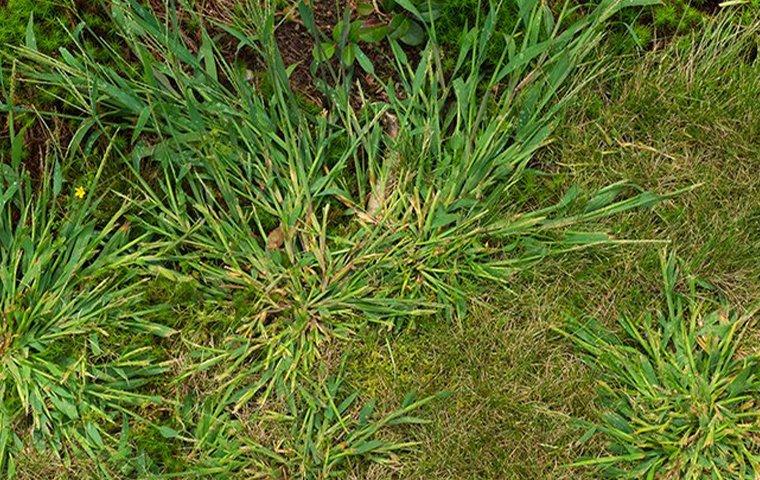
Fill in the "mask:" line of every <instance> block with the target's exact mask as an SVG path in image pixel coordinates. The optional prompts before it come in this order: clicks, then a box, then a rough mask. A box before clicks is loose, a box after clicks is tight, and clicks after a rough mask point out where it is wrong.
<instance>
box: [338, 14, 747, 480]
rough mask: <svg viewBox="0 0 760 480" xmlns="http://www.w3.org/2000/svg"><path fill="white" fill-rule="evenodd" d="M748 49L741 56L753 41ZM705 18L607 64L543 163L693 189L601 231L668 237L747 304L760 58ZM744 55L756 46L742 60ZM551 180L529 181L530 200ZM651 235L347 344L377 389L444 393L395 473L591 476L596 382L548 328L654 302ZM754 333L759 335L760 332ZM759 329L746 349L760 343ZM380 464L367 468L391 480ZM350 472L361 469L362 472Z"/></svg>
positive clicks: (588, 176)
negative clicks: (675, 38)
mask: <svg viewBox="0 0 760 480" xmlns="http://www.w3.org/2000/svg"><path fill="white" fill-rule="evenodd" d="M744 47H748V48H750V51H749V52H747V51H745V52H743V53H744V54H747V53H749V54H750V55H751V42H750V44H747V43H745V44H744ZM739 48H742V47H737V45H735V42H733V41H732V40H731V39H728V38H727V39H726V41H725V42H724V43H720V44H719V43H718V42H716V41H715V27H712V28H711V29H708V30H700V31H698V32H696V33H695V34H694V36H693V37H689V38H688V41H687V40H686V39H683V40H682V41H681V42H678V43H677V44H673V45H671V46H670V47H669V48H667V49H666V50H664V51H660V52H651V53H648V54H645V55H642V56H632V57H629V58H627V59H624V60H622V61H621V60H620V59H615V60H614V62H615V63H614V65H610V67H609V69H608V70H607V73H606V75H605V77H604V79H603V81H601V82H600V83H599V84H597V85H595V86H593V87H590V88H588V89H587V90H585V91H584V92H583V93H582V94H581V95H580V97H579V98H578V100H577V101H576V102H575V103H573V104H572V105H569V106H568V109H567V112H568V113H567V115H566V117H565V119H564V122H563V123H562V124H560V125H559V126H558V128H557V130H556V133H555V136H554V141H553V142H552V145H550V146H549V147H548V148H547V149H546V150H545V151H543V152H542V153H541V154H540V155H539V158H538V163H540V165H541V166H549V167H550V170H551V171H552V172H553V173H554V174H555V175H559V176H560V177H561V178H562V179H564V181H565V182H566V184H571V183H581V184H583V185H586V186H588V187H593V186H598V185H602V184H606V183H609V182H614V181H619V180H621V179H628V180H632V181H633V182H635V183H638V184H640V185H642V186H643V187H644V188H648V189H652V190H654V191H658V192H665V191H669V190H672V189H676V188H681V187H686V186H689V185H700V186H699V187H698V188H696V189H694V190H692V191H690V192H688V193H685V194H683V195H681V196H679V197H676V198H674V199H671V200H669V201H667V202H665V203H663V204H661V205H659V206H658V207H656V208H655V212H654V214H652V213H650V212H634V213H629V214H626V215H624V216H623V217H622V218H620V217H617V218H615V219H614V220H610V221H609V222H607V223H606V226H607V227H608V228H609V229H610V230H611V231H613V232H615V235H616V236H617V237H619V238H629V239H656V240H665V241H668V242H669V246H670V248H672V249H674V250H675V251H677V252H678V253H679V254H680V255H681V256H682V257H683V258H684V259H686V262H687V265H688V266H689V268H690V269H691V271H692V273H693V274H694V275H695V276H697V277H698V278H699V279H701V280H703V281H704V282H706V283H709V284H710V285H712V286H713V287H714V289H715V291H716V292H717V294H718V295H722V296H724V297H725V298H728V299H729V300H730V301H731V303H732V304H733V305H735V306H737V307H738V308H740V309H741V308H743V309H745V310H748V309H749V308H750V307H751V306H752V304H753V303H754V302H757V301H758V299H759V298H760V262H758V258H760V181H759V179H758V172H760V65H759V64H758V63H757V62H754V63H752V62H747V61H746V58H748V57H746V56H745V55H744V54H742V52H737V49H739ZM749 58H751V57H749ZM555 182H556V180H555V179H553V178H552V179H545V177H538V179H537V180H536V186H535V188H536V189H537V190H539V191H540V193H539V196H546V195H548V196H551V195H553V194H556V192H558V191H561V190H562V188H561V187H560V188H557V185H556V183H555ZM660 248H661V247H660V246H657V245H631V246H623V247H620V248H615V249H605V250H604V251H598V250H595V251H593V252H592V253H587V254H583V255H580V256H575V257H573V258H564V259H560V260H554V261H551V262H548V263H547V264H543V265H541V266H540V267H538V268H537V269H535V270H534V271H532V272H530V273H529V274H527V275H525V276H524V277H523V278H521V279H520V281H519V282H518V283H517V284H516V285H515V286H514V287H513V289H514V290H516V291H518V292H519V293H518V294H517V295H512V294H508V293H505V292H499V291H493V292H488V293H486V294H484V295H485V296H486V297H487V298H488V303H489V308H488V309H483V310H481V311H478V312H477V313H476V314H473V315H470V316H468V317H467V318H465V319H464V320H462V321H461V323H458V324H454V323H444V324H441V323H440V322H430V323H426V324H424V325H420V327H419V328H418V329H417V330H416V331H415V332H413V333H411V334H405V335H402V336H399V337H394V336H390V337H387V336H380V335H377V334H376V333H370V334H368V335H366V336H365V337H363V340H364V341H363V342H362V343H359V344H356V345H357V347H356V348H355V349H354V352H353V354H354V355H355V358H356V363H355V369H354V377H353V378H355V381H357V382H359V384H360V385H362V386H363V388H366V389H368V390H369V391H374V392H376V393H377V395H380V396H381V397H382V398H387V399H394V400H395V399H397V398H398V397H399V396H400V395H402V393H403V392H406V391H408V390H409V389H414V390H419V391H421V392H425V393H427V392H435V391H440V390H446V391H450V392H452V397H451V398H449V399H448V400H446V401H441V402H436V403H434V404H431V405H430V406H429V407H428V409H427V412H426V413H427V415H428V416H429V417H430V418H432V420H433V422H432V423H431V424H430V425H428V426H425V427H422V428H420V429H418V430H415V432H413V435H414V437H415V438H416V439H417V440H419V441H420V442H421V446H420V447H419V451H418V453H417V454H415V455H413V456H411V457H410V458H409V459H408V461H407V462H406V463H405V464H404V465H403V467H402V468H401V473H399V474H398V477H399V478H420V479H423V478H452V479H460V478H473V479H474V478H482V479H491V478H494V479H495V478H500V479H501V478H514V479H524V478H547V479H548V478H551V479H560V478H568V479H570V478H573V479H576V478H589V479H591V478H597V477H596V476H595V474H594V473H593V472H586V473H587V476H584V473H583V471H578V470H577V469H574V470H569V469H568V468H566V467H565V465H566V464H568V463H571V462H572V461H573V460H574V459H575V458H577V457H578V456H579V455H582V454H585V455H591V456H594V455H595V454H596V453H598V452H600V451H601V448H602V446H601V445H600V444H590V445H589V444H586V445H579V444H577V443H576V442H575V440H577V438H578V437H579V436H580V434H581V432H582V431H580V432H579V430H577V428H578V427H576V426H575V425H574V423H573V422H572V420H571V419H572V418H573V417H575V418H593V417H594V415H596V414H597V412H598V410H597V408H598V407H597V406H596V404H595V395H594V391H595V378H596V376H595V375H594V372H592V371H590V370H589V368H587V367H586V366H585V365H583V363H582V362H581V361H580V359H579V357H577V356H576V355H574V354H573V351H572V348H571V347H570V346H568V345H567V344H566V343H565V342H564V341H563V340H562V339H560V338H558V337H557V336H556V335H554V334H553V333H551V332H550V328H551V327H553V326H558V325H562V324H563V322H564V321H565V319H566V318H567V317H568V316H582V315H585V314H590V315H593V316H596V317H597V318H599V319H602V320H606V321H608V322H610V323H609V324H610V326H613V325H614V321H615V318H616V317H617V316H618V315H621V314H627V315H631V316H633V317H637V316H640V315H641V314H643V313H644V312H647V311H651V310H652V309H653V308H655V307H657V306H658V305H659V302H660V293H659V292H660V289H661V276H660V264H659V260H658V255H659V250H660ZM752 336H754V341H753V338H752ZM758 338H760V329H758V328H757V327H755V328H754V330H753V331H752V333H751V336H750V338H749V339H745V342H744V344H743V348H745V349H747V350H749V351H754V352H757V351H758V347H757V345H758V342H757V339H758ZM394 475H395V474H391V473H389V471H385V472H381V473H377V475H376V476H375V477H373V478H397V477H395V476H394ZM357 478H361V477H360V476H359V477H357Z"/></svg>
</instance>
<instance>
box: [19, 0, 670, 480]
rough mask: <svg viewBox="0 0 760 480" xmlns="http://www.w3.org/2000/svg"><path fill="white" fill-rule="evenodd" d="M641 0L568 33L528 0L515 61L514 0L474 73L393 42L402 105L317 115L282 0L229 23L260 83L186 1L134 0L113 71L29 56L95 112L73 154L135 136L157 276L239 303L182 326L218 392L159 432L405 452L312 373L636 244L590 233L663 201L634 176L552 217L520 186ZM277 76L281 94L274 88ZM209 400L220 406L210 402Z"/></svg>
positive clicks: (329, 459)
mask: <svg viewBox="0 0 760 480" xmlns="http://www.w3.org/2000/svg"><path fill="white" fill-rule="evenodd" d="M624 4H625V2H620V1H616V0H605V1H603V2H602V3H601V4H600V5H599V7H598V8H596V9H595V10H593V12H592V13H591V14H590V15H588V16H585V17H581V18H579V19H578V20H576V21H575V22H573V23H570V24H569V25H567V26H566V25H565V22H566V21H567V19H568V18H569V17H570V16H571V13H572V11H571V9H569V7H568V9H567V10H563V11H562V12H561V13H560V14H559V15H558V16H556V17H555V16H554V15H553V14H552V13H551V12H550V11H549V10H548V9H546V8H545V7H544V6H543V4H541V3H540V2H538V1H536V0H523V1H521V2H520V9H519V13H520V14H519V18H518V20H517V21H518V24H519V28H516V33H515V34H514V35H511V36H508V37H506V38H504V41H505V43H506V45H507V48H505V49H504V51H503V52H502V53H501V56H500V57H498V58H493V55H491V53H490V49H489V45H490V44H491V43H492V41H493V40H494V39H495V37H496V36H497V34H496V27H495V25H496V21H497V18H498V15H499V12H498V8H497V7H494V8H493V9H492V10H490V11H489V13H488V14H486V15H485V16H484V17H483V23H482V25H480V26H478V27H477V28H476V27H473V28H472V29H471V30H470V31H468V32H466V33H465V34H464V35H463V37H462V41H461V49H460V51H459V52H458V57H457V61H456V62H455V63H454V66H453V67H452V68H444V67H443V66H442V56H441V51H440V49H439V48H438V46H437V43H436V40H435V34H434V33H433V32H431V42H430V43H429V44H428V45H427V46H426V47H425V48H424V49H423V50H422V51H421V52H420V58H421V61H420V62H419V64H418V65H416V66H415V67H410V65H409V60H408V58H407V56H406V53H405V51H404V50H403V49H402V48H401V47H400V46H399V44H398V43H396V42H395V41H393V39H391V45H392V50H393V55H394V58H395V61H396V70H397V79H398V81H397V82H395V83H393V84H383V82H382V80H381V79H379V78H377V77H375V79H374V81H375V82H376V83H377V84H380V85H382V87H383V93H384V95H382V98H383V99H375V100H370V99H368V98H366V97H365V92H363V91H361V90H359V89H353V88H352V87H350V84H349V82H346V83H344V84H341V85H339V86H337V87H330V86H326V87H324V88H323V91H322V93H323V95H324V96H325V102H326V107H327V108H326V109H325V110H324V112H313V111H304V109H303V108H301V107H300V106H299V101H298V95H297V94H296V93H295V92H294V91H293V89H292V88H291V86H290V82H289V78H288V77H289V74H290V69H288V68H286V66H285V65H284V63H283V60H282V57H281V55H280V52H279V50H278V47H277V44H276V42H275V41H274V38H275V35H274V29H275V25H276V22H275V14H274V12H273V11H272V10H271V9H269V8H268V7H269V6H268V5H267V4H266V3H264V4H259V5H258V6H255V5H254V6H253V7H252V8H254V11H253V12H252V14H253V15H256V18H260V19H261V22H257V23H256V25H257V27H258V30H257V31H253V32H244V31H241V30H238V29H236V28H234V27H229V26H226V27H223V28H224V31H225V32H226V33H227V34H229V35H230V36H231V37H232V38H234V39H236V41H237V42H239V50H243V49H246V50H249V51H251V52H255V54H256V56H257V57H258V58H259V59H260V60H261V63H262V65H263V66H264V71H263V72H259V73H257V74H254V75H251V72H248V71H245V70H244V69H242V68H241V67H240V66H239V65H236V64H235V63H234V62H230V61H228V59H227V58H225V56H224V55H222V54H221V52H220V51H219V48H218V47H217V44H216V43H215V41H213V40H212V38H211V36H210V35H209V34H208V32H206V31H204V30H203V29H202V28H201V31H200V35H199V38H200V41H199V42H197V43H196V44H190V43H189V41H188V38H187V37H186V36H185V35H183V34H182V33H181V32H180V31H178V30H177V28H176V25H177V22H176V18H174V17H172V15H173V14H174V13H173V12H167V17H166V19H164V20H160V19H158V18H157V17H156V15H155V14H154V12H152V11H151V10H150V9H148V8H145V7H143V6H141V5H140V3H139V2H127V1H117V0H114V2H112V7H113V9H112V15H113V20H114V23H115V25H116V26H118V27H119V29H120V32H121V35H122V36H123V38H124V40H125V41H124V43H125V45H128V46H129V47H130V48H131V49H132V51H131V52H130V53H129V54H125V53H124V52H121V51H119V50H116V49H113V51H112V52H111V56H112V58H110V59H109V61H108V62H106V63H103V62H100V61H98V59H96V58H93V57H92V56H91V55H88V54H87V52H86V49H80V52H79V53H78V54H73V53H68V52H66V53H65V54H62V55H61V57H60V58H58V57H50V56H47V55H44V54H43V53H40V52H39V51H37V50H35V49H33V48H25V49H20V50H19V54H20V56H21V57H22V58H21V60H20V61H21V63H22V64H23V65H22V66H21V67H19V70H20V71H21V72H22V76H23V78H24V82H25V84H26V85H28V86H33V87H36V88H39V89H40V90H45V89H51V88H52V89H56V90H60V91H62V92H63V93H62V94H61V95H59V99H60V100H61V102H63V103H65V104H66V107H67V112H72V113H74V114H75V116H76V117H77V118H78V119H79V120H81V125H80V127H79V129H77V131H76V132H75V134H74V139H75V140H74V141H72V144H73V145H86V144H92V143H95V142H97V139H99V138H101V137H102V136H103V135H104V134H111V133H112V132H114V131H118V132H119V134H120V135H122V136H121V137H120V138H121V139H122V141H123V143H122V145H121V148H119V149H118V150H119V153H120V154H121V157H122V159H123V160H124V165H125V166H126V167H127V168H128V169H129V171H130V174H131V175H132V179H133V182H134V186H135V187H136V189H135V190H136V191H139V194H138V195H133V196H131V197H132V198H131V199H130V200H131V202H132V206H133V207H134V209H135V211H136V212H138V213H137V214H135V215H134V216H133V217H131V220H132V223H133V225H134V228H137V229H139V230H140V231H142V232H145V242H144V244H143V246H144V247H145V248H149V249H150V250H151V251H153V252H155V256H154V257H152V258H151V260H152V261H153V262H152V265H151V266H152V267H153V270H152V271H154V272H157V273H159V274H160V275H163V276H164V277H166V278H167V279H177V278H183V279H187V280H188V282H190V283H193V284H194V285H197V286H198V288H197V293H198V295H199V296H201V295H202V296H204V297H205V298H207V299H210V300H212V301H213V303H214V304H215V305H216V307H217V308H218V309H219V310H234V311H235V315H234V316H233V318H229V319H227V321H224V322H217V323H216V324H215V325H213V327H212V328H211V331H210V332H206V331H204V332H201V334H200V335H195V334H194V333H195V332H193V331H192V327H193V326H192V325H187V326H185V325H178V327H186V329H185V332H184V335H183V338H195V337H198V338H205V339H213V341H207V342H203V341H201V342H198V344H197V345H192V346H191V348H190V349H191V350H192V351H191V352H190V354H189V355H188V359H187V361H186V362H182V365H181V369H182V372H181V373H179V374H178V377H177V378H176V379H175V381H176V383H177V384H182V383H183V382H188V381H195V380H198V381H200V380H199V379H202V380H203V382H204V387H205V388H204V389H203V392H192V393H188V392H187V391H183V389H178V390H177V392H176V394H177V401H176V405H187V406H188V408H187V409H185V410H184V411H180V412H178V413H176V414H175V415H174V416H173V417H172V418H171V419H164V420H166V423H162V424H161V425H160V427H159V432H160V433H161V435H162V436H164V437H165V438H167V439H170V440H171V441H172V442H177V443H178V444H179V445H175V446H176V447H177V448H176V449H175V448H172V449H170V452H176V451H183V447H188V446H189V447H190V448H193V447H197V449H196V450H194V451H193V455H192V457H193V458H197V456H198V455H201V456H203V455H207V457H206V458H204V459H203V460H201V461H200V462H199V463H198V464H197V465H193V466H191V467H190V468H189V471H190V473H183V474H187V475H194V474H197V475H202V474H212V473H213V474H219V475H236V474H238V473H240V472H241V471H242V472H248V471H251V470H255V469H257V468H259V469H265V467H266V468H269V467H267V466H271V468H273V469H278V466H277V465H286V469H287V471H289V472H293V475H296V474H300V475H304V476H306V477H307V478H325V477H328V476H329V475H331V474H332V472H333V471H339V470H341V469H342V468H343V467H342V465H343V463H344V460H345V459H346V458H348V457H368V458H372V459H378V458H379V459H382V458H385V457H386V454H387V453H389V452H390V451H392V450H395V449H397V448H402V447H403V446H404V445H405V444H404V443H403V442H401V443H400V444H394V443H387V442H382V441H380V440H378V439H375V438H374V435H375V433H377V431H378V430H379V428H380V427H381V426H384V425H386V424H388V423H389V422H390V420H389V421H385V420H382V418H389V417H382V416H380V418H381V420H377V421H376V422H375V423H372V421H371V420H370V419H369V417H368V414H365V415H364V417H366V418H364V419H363V420H362V417H363V416H362V415H361V414H359V415H358V416H354V415H350V414H349V407H350V405H351V404H352V403H353V401H354V400H355V396H353V395H351V396H348V399H352V397H353V399H352V400H351V401H348V400H346V401H343V400H344V399H345V398H346V397H345V396H344V395H345V392H344V390H343V389H341V388H338V387H337V386H333V383H330V382H313V381H312V378H313V373H314V370H315V369H316V368H317V367H318V366H320V365H323V364H324V363H327V360H326V359H325V357H327V356H328V355H329V354H330V353H334V352H333V350H335V347H334V345H335V344H336V343H337V342H336V340H344V339H347V338H350V337H351V336H352V335H353V333H354V332H355V331H356V330H357V329H359V328H362V327H365V326H368V325H374V326H378V327H381V328H384V329H393V328H402V327H404V326H405V325H408V324H409V323H410V322H412V321H414V319H416V318H419V317H423V316H440V317H447V318H456V317H458V316H460V315H462V314H463V313H464V312H465V311H466V310H467V308H468V306H469V304H470V302H472V301H474V299H476V297H477V295H478V292H479V289H478V287H479V286H480V285H482V284H483V283H486V282H497V283H499V284H500V285H503V286H507V287H508V286H509V284H510V275H511V274H512V273H514V272H517V271H520V270H522V269H525V268H526V267H527V266H529V265H531V264H533V263H535V262H538V261H540V260H541V259H543V258H546V257H547V256H550V255H558V254H561V253H564V252H568V251H573V250H576V249H579V248H584V247H588V246H591V245H598V244H608V243H612V242H614V241H615V240H614V239H612V238H610V237H609V236H607V235H606V234H605V233H604V232H585V231H575V230H572V228H573V226H574V225H578V224H582V223H583V222H586V221H592V220H595V219H598V218H600V217H603V216H607V215H611V214H614V213H617V212H621V211H625V210H628V209H631V208H635V207H640V206H647V205H651V204H652V203H655V202H657V201H659V200H660V199H661V198H662V197H660V196H658V195H654V194H651V193H647V192H641V191H639V190H638V189H637V188H636V187H635V186H633V185H629V184H626V183H618V184H614V185H610V186H608V187H605V188H602V189H600V190H599V191H598V192H595V194H594V195H592V196H591V198H583V196H582V195H581V193H580V192H579V190H578V189H570V190H569V191H568V193H567V194H566V195H565V196H564V197H563V198H561V199H560V200H559V201H558V202H557V203H556V204H554V205H550V206H543V205H542V207H544V208H539V207H536V206H535V205H533V204H530V205H529V206H526V205H525V204H524V202H522V201H520V200H518V199H520V198H521V196H520V195H519V193H518V192H515V190H516V189H518V188H519V185H520V180H521V179H522V177H523V173H524V171H525V169H526V167H527V164H528V162H529V161H530V159H531V158H532V155H533V153H534V152H535V151H536V150H537V149H539V148H540V147H541V146H542V145H543V144H545V143H546V141H547V138H548V135H549V133H550V131H551V128H552V126H553V124H554V122H555V120H556V117H557V115H558V112H559V111H560V109H561V108H562V106H563V104H564V101H565V100H566V99H567V98H570V97H571V96H572V95H573V94H574V93H575V92H576V90H577V88H580V86H582V85H581V84H577V83H574V82H573V81H572V80H571V74H572V73H573V72H574V71H576V70H577V69H578V68H579V65H581V64H582V63H583V61H584V59H585V58H586V56H587V55H588V53H589V52H591V51H592V50H593V49H594V48H595V46H596V45H598V42H599V40H600V37H601V31H602V26H603V24H604V22H605V21H606V20H607V19H608V18H610V17H611V16H612V15H614V14H615V13H616V12H617V11H619V10H620V9H621V8H622V6H623V5H624ZM300 6H301V9H300V10H299V11H300V12H302V13H303V12H307V11H308V10H307V8H306V5H305V4H303V3H302V4H301V5H300ZM248 53H250V52H248ZM262 77H264V78H265V81H264V82H262V83H264V84H265V85H266V87H265V88H262V87H261V86H260V84H259V83H258V82H256V81H252V80H256V79H257V78H262ZM199 393H200V394H202V395H203V396H204V398H205V399H207V402H203V405H204V406H203V407H202V408H201V407H199V406H198V405H196V404H195V403H193V400H192V399H193V398H194V397H193V395H194V394H195V395H198V394H199ZM195 398H197V396H196V397H195ZM188 399H189V400H188ZM269 402H274V403H275V405H277V407H276V408H275V409H274V410H275V411H276V413H275V414H273V416H274V417H276V418H278V419H280V420H283V423H285V424H288V427H289V428H287V429H286V431H288V432H290V433H289V434H286V438H287V441H286V442H285V444H286V447H287V448H286V449H285V450H284V452H283V451H280V450H279V447H280V446H279V445H278V446H276V448H275V447H273V448H263V447H262V448H259V446H258V445H260V442H253V443H251V441H250V440H249V439H247V437H246V436H245V431H244V425H243V424H242V423H241V421H242V418H241V412H244V411H246V410H251V409H252V410H253V411H254V415H253V418H254V419H255V422H254V423H255V425H256V428H261V429H263V430H265V431H267V432H270V433H272V432H273V434H274V435H277V434H278V433H280V432H281V430H280V429H279V428H278V427H277V426H272V424H271V422H267V419H265V418H261V410H263V408H264V406H265V405H268V404H269ZM289 402H293V403H289ZM414 405H416V404H415V403H411V404H409V405H405V406H404V407H403V408H402V411H403V412H405V413H404V415H406V412H408V411H409V409H411V408H412V407H413V406H414ZM317 423H318V424H319V426H317ZM373 425H375V426H373ZM211 427H213V428H211ZM265 436H266V435H265ZM207 441H210V442H212V443H205V442H207ZM398 445H401V446H398ZM201 446H202V447H201ZM336 449H337V450H336ZM341 449H344V450H343V451H342V450H341ZM155 450H156V451H157V453H156V454H157V455H159V456H162V457H167V458H168V457H170V456H171V455H170V454H167V452H166V451H164V450H163V449H155ZM336 451H337V452H338V453H336ZM272 452H274V453H272ZM154 460H155V459H154ZM155 461H161V462H165V463H163V464H160V465H155V464H153V465H149V462H146V468H147V471H149V472H151V473H166V472H171V473H174V472H179V471H183V472H184V470H183V468H182V466H181V465H179V466H177V465H173V464H167V463H171V461H170V460H167V459H165V458H164V459H157V460H155ZM180 463H181V462H180ZM294 466H295V467H294ZM196 467H197V468H196ZM206 468H208V470H204V469H206Z"/></svg>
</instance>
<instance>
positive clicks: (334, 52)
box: [299, 2, 426, 74]
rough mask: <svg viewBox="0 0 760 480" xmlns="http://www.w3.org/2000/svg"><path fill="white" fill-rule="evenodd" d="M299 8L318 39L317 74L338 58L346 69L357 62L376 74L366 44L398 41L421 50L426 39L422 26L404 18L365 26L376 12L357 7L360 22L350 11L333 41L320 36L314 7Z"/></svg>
mask: <svg viewBox="0 0 760 480" xmlns="http://www.w3.org/2000/svg"><path fill="white" fill-rule="evenodd" d="M299 8H300V11H301V18H302V19H303V20H304V23H305V25H306V27H307V28H308V29H309V31H310V32H311V33H312V35H314V36H315V39H316V45H315V46H314V50H313V57H314V64H313V65H312V71H314V72H316V70H317V67H318V66H319V64H320V63H322V62H327V61H330V60H331V59H332V58H333V57H337V58H339V59H340V64H341V66H342V67H344V68H348V67H351V66H353V65H354V62H356V63H358V64H359V65H360V66H361V68H362V69H363V70H364V71H365V72H367V73H370V74H374V73H375V67H374V65H373V64H372V60H371V59H370V58H369V57H368V56H367V54H366V53H364V51H363V50H362V48H361V44H362V43H365V44H367V43H379V42H383V41H387V40H398V41H400V42H403V43H405V44H407V45H411V46H419V45H421V44H422V43H423V42H424V41H425V39H426V35H425V31H424V30H423V28H422V26H420V24H419V23H417V22H416V21H414V20H413V19H411V18H409V16H408V15H404V14H396V15H394V16H393V17H392V18H391V20H390V21H389V22H388V23H387V24H377V25H365V21H364V18H363V17H366V16H367V15H369V14H370V13H371V12H372V11H373V8H374V7H373V6H372V5H371V4H369V3H361V4H359V6H358V7H357V13H358V16H359V18H358V19H356V20H353V21H352V20H351V11H350V9H349V8H346V10H345V12H344V15H343V18H342V20H341V21H340V22H338V24H337V25H335V27H334V28H333V31H332V34H331V35H330V36H329V37H328V36H325V35H324V34H323V32H320V31H319V30H318V28H317V27H316V25H315V24H314V22H313V14H312V13H311V11H310V7H308V6H307V5H306V4H304V3H303V2H299Z"/></svg>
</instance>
